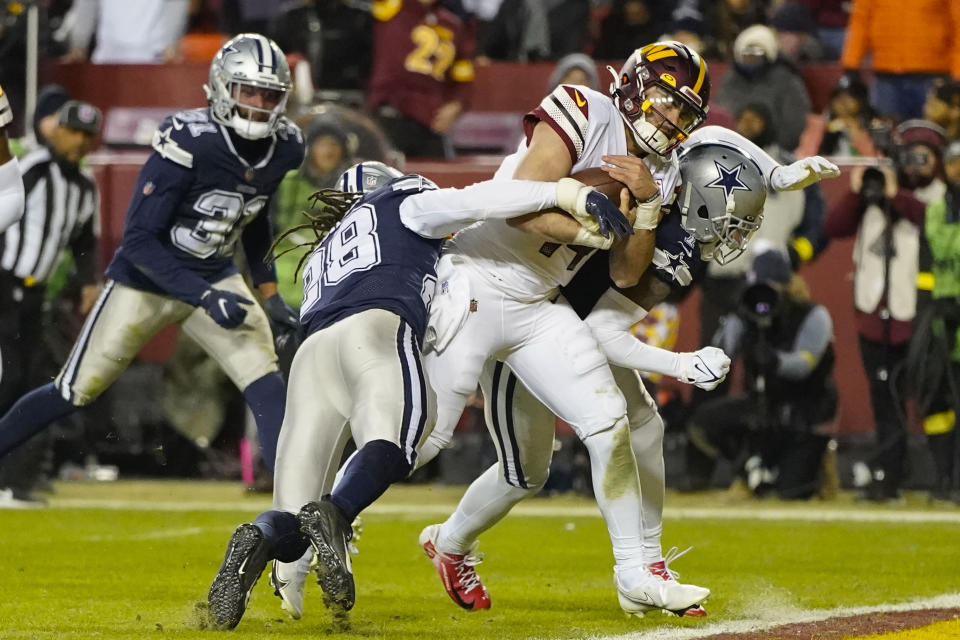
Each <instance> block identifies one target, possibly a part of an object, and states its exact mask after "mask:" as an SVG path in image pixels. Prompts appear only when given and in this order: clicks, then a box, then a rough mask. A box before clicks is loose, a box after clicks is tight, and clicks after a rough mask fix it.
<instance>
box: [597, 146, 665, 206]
mask: <svg viewBox="0 0 960 640" xmlns="http://www.w3.org/2000/svg"><path fill="white" fill-rule="evenodd" d="M603 161H604V162H606V163H607V164H606V165H601V166H600V168H601V169H603V170H604V171H606V172H607V175H609V176H610V177H611V178H613V179H614V180H619V181H620V182H622V183H623V184H625V185H627V188H628V189H630V193H632V194H633V197H634V198H636V199H637V200H639V201H640V202H643V201H645V200H649V199H650V198H653V197H654V196H656V195H657V194H658V193H659V192H660V188H659V187H658V186H657V183H656V182H655V181H654V179H653V176H652V175H651V174H650V169H648V168H647V165H645V164H644V163H643V160H641V159H640V158H635V157H633V156H603Z"/></svg>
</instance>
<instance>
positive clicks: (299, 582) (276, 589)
mask: <svg viewBox="0 0 960 640" xmlns="http://www.w3.org/2000/svg"><path fill="white" fill-rule="evenodd" d="M311 561H313V547H310V548H309V549H307V550H306V552H305V553H304V554H303V557H301V558H300V559H299V560H295V561H293V562H280V561H279V560H274V561H273V570H272V571H270V584H271V585H273V595H275V596H277V597H279V598H280V601H281V602H280V608H282V609H283V610H284V611H286V612H287V613H289V614H290V617H291V618H293V619H294V620H299V619H300V617H301V616H302V615H303V589H304V586H305V585H306V583H307V574H308V573H310V563H311Z"/></svg>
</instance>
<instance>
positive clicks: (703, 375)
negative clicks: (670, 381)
mask: <svg viewBox="0 0 960 640" xmlns="http://www.w3.org/2000/svg"><path fill="white" fill-rule="evenodd" d="M677 355H678V356H679V362H678V365H679V366H678V367H677V368H678V369H679V371H680V375H678V376H677V380H679V381H680V382H686V383H687V384H692V385H695V386H697V387H699V388H701V389H706V390H707V391H712V390H713V389H716V388H717V385H718V384H720V383H721V382H723V379H724V378H726V377H727V373H728V372H729V371H730V358H729V357H728V356H727V354H726V353H724V352H723V349H718V348H717V347H704V348H702V349H700V350H698V351H693V352H688V353H678V354H677Z"/></svg>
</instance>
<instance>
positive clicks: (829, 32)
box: [788, 0, 850, 60]
mask: <svg viewBox="0 0 960 640" xmlns="http://www.w3.org/2000/svg"><path fill="white" fill-rule="evenodd" d="M788 1H790V2H797V3H798V4H801V5H803V6H805V7H806V8H807V10H808V11H809V12H810V15H811V16H812V17H813V21H814V22H815V23H816V25H817V37H818V38H819V39H820V42H821V43H822V44H823V45H824V55H825V59H827V60H836V59H838V58H839V57H840V52H841V51H842V50H843V39H844V38H845V37H846V35H847V20H848V19H849V17H850V1H849V0H788Z"/></svg>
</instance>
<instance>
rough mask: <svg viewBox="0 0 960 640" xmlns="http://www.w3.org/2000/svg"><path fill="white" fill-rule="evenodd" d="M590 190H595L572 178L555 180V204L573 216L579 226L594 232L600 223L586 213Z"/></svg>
mask: <svg viewBox="0 0 960 640" xmlns="http://www.w3.org/2000/svg"><path fill="white" fill-rule="evenodd" d="M591 191H595V189H594V188H593V187H588V186H587V185H585V184H583V183H582V182H580V181H579V180H574V179H573V178H561V179H560V180H557V206H558V207H560V208H561V209H563V210H564V211H566V212H567V213H569V214H570V215H571V216H573V218H574V220H576V221H577V222H579V223H580V226H581V227H583V228H584V229H586V230H587V231H591V232H593V233H596V232H597V231H598V230H599V229H600V225H599V224H598V223H597V219H596V218H594V217H593V216H592V215H590V214H589V213H587V196H588V195H589V194H590V192H591ZM580 244H583V243H580ZM586 246H588V247H592V246H593V245H590V244H588V245H586Z"/></svg>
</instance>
